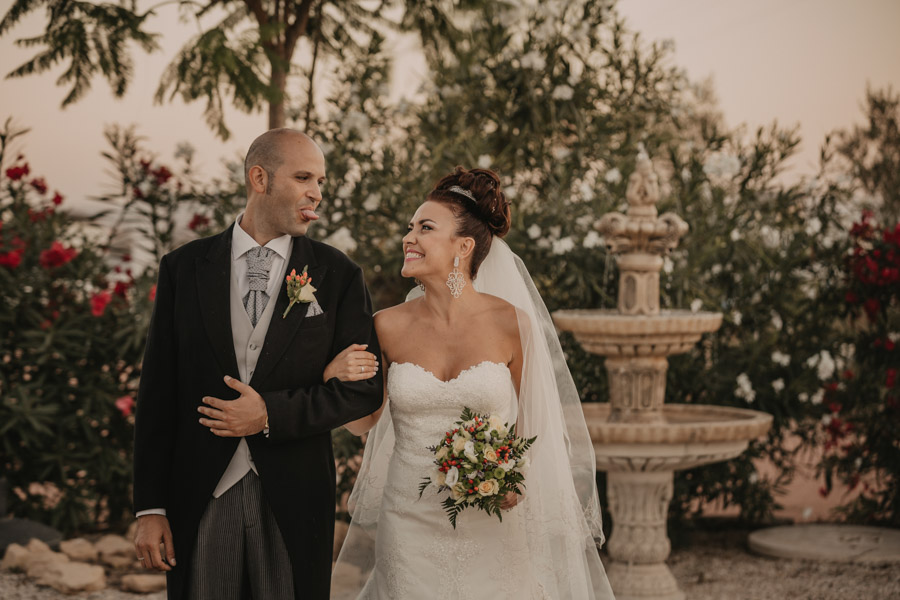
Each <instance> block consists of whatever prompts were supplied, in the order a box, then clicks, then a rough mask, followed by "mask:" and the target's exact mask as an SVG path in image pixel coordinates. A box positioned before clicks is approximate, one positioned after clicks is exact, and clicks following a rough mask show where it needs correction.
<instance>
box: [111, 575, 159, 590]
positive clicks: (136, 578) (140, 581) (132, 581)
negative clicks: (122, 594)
mask: <svg viewBox="0 0 900 600" xmlns="http://www.w3.org/2000/svg"><path fill="white" fill-rule="evenodd" d="M121 587H122V589H123V590H125V591H126V592H136V593H138V594H148V593H151V592H158V591H160V590H165V589H166V576H165V575H162V574H158V575H157V574H147V575H125V576H123V577H122V581H121Z"/></svg>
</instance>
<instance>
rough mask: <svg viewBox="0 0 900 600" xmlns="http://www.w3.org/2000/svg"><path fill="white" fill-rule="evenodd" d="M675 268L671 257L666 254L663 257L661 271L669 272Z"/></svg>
mask: <svg viewBox="0 0 900 600" xmlns="http://www.w3.org/2000/svg"><path fill="white" fill-rule="evenodd" d="M674 268H675V263H673V262H672V259H671V258H669V257H668V256H665V257H663V271H665V272H666V273H671V272H672V269H674Z"/></svg>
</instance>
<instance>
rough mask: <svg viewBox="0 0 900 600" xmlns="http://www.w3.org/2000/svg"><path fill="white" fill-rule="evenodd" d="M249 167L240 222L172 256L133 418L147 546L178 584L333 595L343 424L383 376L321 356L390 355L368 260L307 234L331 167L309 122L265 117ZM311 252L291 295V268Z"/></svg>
mask: <svg viewBox="0 0 900 600" xmlns="http://www.w3.org/2000/svg"><path fill="white" fill-rule="evenodd" d="M244 175H245V179H246V184H247V207H246V210H245V212H244V213H243V214H242V215H241V216H239V217H238V219H237V221H236V223H235V224H234V225H232V226H231V227H230V228H229V229H228V230H226V231H224V232H222V233H220V234H218V235H216V236H213V237H209V238H205V239H201V240H196V241H194V242H191V243H189V244H187V245H185V246H183V247H181V248H179V249H178V250H175V251H174V252H171V253H170V254H168V255H166V256H165V257H164V258H163V259H162V262H161V263H160V267H159V280H158V283H157V288H156V303H155V306H154V310H153V318H152V321H151V323H150V332H149V336H148V339H147V348H146V353H145V356H144V364H143V370H142V374H141V384H140V391H139V394H138V405H137V414H136V421H135V450H134V508H135V511H136V514H137V516H138V525H137V533H136V535H135V548H136V550H137V553H138V559H139V560H141V561H142V563H143V564H144V565H145V566H146V567H147V568H154V569H157V570H160V571H166V572H167V575H168V597H169V598H170V600H172V599H175V600H177V599H181V598H184V599H191V600H229V599H232V598H233V599H235V600H238V599H243V598H250V597H252V598H255V599H257V600H292V599H299V598H303V599H304V600H305V599H318V600H327V598H328V596H329V585H330V578H331V557H332V547H333V538H334V500H335V498H334V493H335V492H334V490H335V469H334V459H333V456H332V449H331V430H332V429H334V428H336V427H340V426H341V425H343V424H344V423H347V422H348V421H352V420H355V419H359V418H361V417H364V416H366V415H368V414H370V413H372V412H373V411H375V410H376V409H377V408H378V407H379V406H380V405H381V401H382V379H381V374H380V373H377V374H376V375H375V376H374V377H370V378H368V379H365V380H361V381H349V382H346V383H345V382H342V381H339V380H338V379H337V378H332V379H330V380H329V381H327V382H324V383H323V370H324V368H325V367H326V365H328V364H329V362H330V361H331V360H332V359H334V358H335V356H336V355H337V354H338V353H339V352H340V351H341V350H343V349H344V348H346V347H347V346H350V345H351V344H353V343H359V344H368V345H369V348H368V349H369V351H370V352H372V353H373V354H374V355H375V356H380V350H379V349H378V340H377V339H376V337H375V327H374V324H373V319H372V302H371V299H370V298H369V294H368V292H367V290H366V287H365V283H364V281H363V275H362V271H361V269H360V268H359V267H358V266H357V265H355V264H354V263H353V262H352V261H350V260H349V259H348V258H347V257H346V256H344V255H343V254H341V253H340V252H339V251H337V250H335V249H334V248H331V247H330V246H327V245H325V244H323V243H320V242H315V241H312V240H310V239H309V238H307V237H305V234H306V231H307V229H308V228H309V226H310V224H311V223H312V222H313V221H315V220H316V219H318V216H317V215H316V213H315V210H316V208H317V207H318V205H319V203H320V202H321V201H322V196H321V193H320V186H321V185H322V183H323V182H324V179H325V158H324V155H323V154H322V151H321V150H320V149H319V147H318V146H317V145H316V144H315V142H313V140H312V139H311V138H309V137H308V136H306V135H305V134H303V133H300V132H298V131H294V130H290V129H276V130H272V131H269V132H267V133H264V134H263V135H261V136H260V137H259V138H257V139H256V140H255V141H254V142H253V144H252V145H251V146H250V150H249V151H248V152H247V157H246V160H245V162H244ZM306 266H308V267H309V268H308V275H309V278H310V280H309V281H308V282H307V286H306V287H305V288H304V289H303V293H302V294H301V295H300V296H301V299H300V301H299V302H297V303H294V304H293V305H291V306H289V304H290V300H289V294H288V290H287V285H286V283H285V278H286V274H290V273H291V272H293V271H296V273H297V274H298V275H302V274H303V270H304V268H305V267H306ZM310 286H311V287H310ZM313 287H314V288H315V289H314V290H313V289H312V288H313ZM310 292H312V294H310ZM292 296H293V297H295V298H296V294H292ZM366 368H369V369H371V368H372V367H366ZM161 548H162V549H161ZM176 557H177V558H176Z"/></svg>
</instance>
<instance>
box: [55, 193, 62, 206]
mask: <svg viewBox="0 0 900 600" xmlns="http://www.w3.org/2000/svg"><path fill="white" fill-rule="evenodd" d="M62 202H63V197H62V194H60V193H59V192H55V193H54V194H53V204H55V205H57V206H59V205H60V204H62Z"/></svg>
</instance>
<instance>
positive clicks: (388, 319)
mask: <svg viewBox="0 0 900 600" xmlns="http://www.w3.org/2000/svg"><path fill="white" fill-rule="evenodd" d="M419 302H420V300H419V299H418V298H417V299H415V300H410V301H409V302H402V303H400V304H397V305H395V306H391V307H390V308H385V309H382V310H379V311H378V312H377V313H375V329H376V330H377V331H378V333H379V334H381V332H382V331H385V332H387V331H396V330H397V327H398V326H401V325H404V324H406V323H408V322H410V321H412V319H413V312H414V311H415V310H416V308H417V305H418V303H419Z"/></svg>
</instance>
